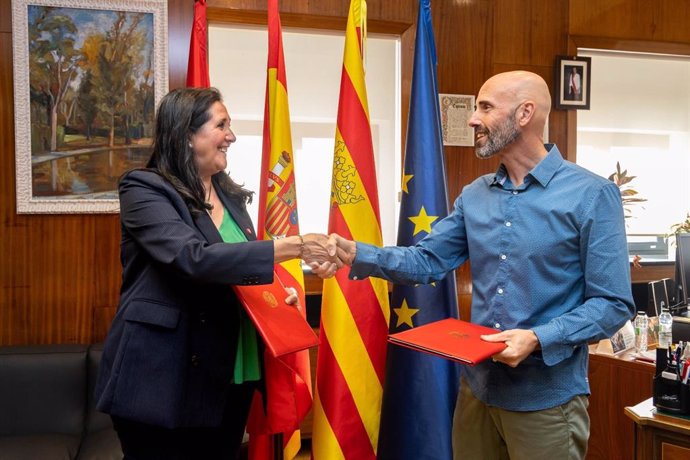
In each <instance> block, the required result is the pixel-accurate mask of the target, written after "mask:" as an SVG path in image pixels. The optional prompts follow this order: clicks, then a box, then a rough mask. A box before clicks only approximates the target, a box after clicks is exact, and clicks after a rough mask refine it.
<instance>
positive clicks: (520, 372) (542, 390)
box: [314, 71, 634, 460]
mask: <svg viewBox="0 0 690 460" xmlns="http://www.w3.org/2000/svg"><path fill="white" fill-rule="evenodd" d="M550 106H551V97H550V95H549V89H548V87H547V85H546V83H545V82H544V80H543V79H542V78H541V77H539V76H538V75H536V74H533V73H530V72H524V71H517V72H508V73H502V74H498V75H496V76H494V77H492V78H490V79H489V80H488V81H487V82H486V83H485V84H484V85H483V86H482V88H481V90H480V91H479V95H478V96H477V107H476V110H475V112H474V114H473V115H472V118H471V119H470V122H469V125H470V126H471V127H472V128H474V130H475V148H476V154H477V156H478V157H479V158H490V157H492V156H494V155H498V157H499V158H500V159H501V165H500V167H499V169H498V171H497V172H496V173H495V174H489V175H485V176H483V177H480V178H479V179H477V180H475V181H474V182H473V183H471V184H470V185H468V186H467V187H465V188H464V190H463V191H462V193H461V195H460V196H459V197H458V198H457V200H456V201H455V204H454V207H453V210H452V213H451V214H450V215H449V216H448V217H447V218H445V219H443V220H442V221H440V222H439V223H438V224H437V225H436V226H434V227H433V229H432V232H431V234H429V235H428V236H427V237H426V238H424V239H423V240H422V241H420V242H419V243H418V244H417V245H416V246H414V247H386V248H377V247H374V246H370V245H367V244H362V243H355V242H353V241H349V240H346V239H344V238H342V237H340V236H339V235H335V234H334V235H331V237H330V239H329V245H330V248H329V251H330V253H331V254H334V253H336V252H337V255H338V257H339V258H340V259H341V260H342V261H344V262H345V263H347V264H348V265H352V268H351V271H350V277H351V278H352V279H361V278H364V277H366V276H376V277H381V278H385V279H387V280H391V281H393V282H396V283H430V282H433V281H435V280H440V279H441V278H442V277H443V276H444V275H445V274H446V273H447V272H448V271H450V270H454V269H455V268H457V267H458V266H460V265H461V264H462V263H463V262H465V261H466V260H468V259H469V260H471V262H472V267H471V270H472V292H473V296H472V320H473V322H475V323H478V324H482V325H485V326H490V327H493V328H495V329H496V330H498V331H501V332H499V333H497V334H495V335H489V336H484V337H483V339H484V340H487V341H490V342H504V343H505V344H506V345H507V347H506V349H505V350H504V351H502V352H501V353H499V354H497V355H495V356H493V360H488V361H486V362H483V363H480V364H478V365H477V366H475V367H464V368H463V378H462V380H461V391H460V394H459V396H458V402H457V405H456V409H455V417H454V423H453V425H454V427H453V450H454V456H455V458H456V459H460V458H462V459H482V460H490V459H507V458H512V459H530V460H535V459H555V458H558V459H565V458H571V459H581V458H584V456H585V452H586V450H587V439H588V437H589V417H588V415H587V405H588V395H589V385H588V382H587V359H588V347H587V343H588V342H590V341H594V340H599V339H602V338H605V337H609V336H611V335H612V334H613V333H614V332H616V330H618V329H619V328H620V327H621V326H622V325H623V323H624V322H625V321H626V320H628V319H629V318H631V317H632V315H633V312H634V304H633V300H632V295H631V291H630V275H629V262H628V255H627V246H626V238H625V226H624V222H623V209H622V204H621V197H620V193H619V191H618V188H617V187H616V185H615V184H614V183H612V182H610V181H607V180H606V179H604V178H601V177H599V176H597V175H594V174H592V173H590V172H589V171H587V170H585V169H583V168H581V167H579V166H577V165H575V164H572V163H569V162H567V161H565V160H563V158H562V156H561V154H560V152H559V151H558V148H557V147H556V146H555V145H544V144H543V139H542V133H543V131H544V124H545V122H546V119H547V116H548V114H549V109H550ZM326 265H327V264H324V265H322V266H315V267H314V268H315V272H317V273H319V274H321V275H322V276H332V274H333V272H334V270H335V266H334V265H331V266H330V267H327V266H326Z"/></svg>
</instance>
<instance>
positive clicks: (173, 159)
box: [146, 88, 254, 214]
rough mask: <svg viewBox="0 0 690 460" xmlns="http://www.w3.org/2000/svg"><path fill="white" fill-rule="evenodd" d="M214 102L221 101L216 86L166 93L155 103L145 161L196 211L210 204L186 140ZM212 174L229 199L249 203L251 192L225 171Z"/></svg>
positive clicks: (205, 119)
mask: <svg viewBox="0 0 690 460" xmlns="http://www.w3.org/2000/svg"><path fill="white" fill-rule="evenodd" d="M216 102H223V98H222V96H221V95H220V91H218V90H217V89H216V88H180V89H174V90H172V91H170V92H169V93H168V94H166V95H165V96H164V97H163V99H162V100H161V103H160V105H159V106H158V114H157V116H156V132H155V135H154V140H153V153H152V154H151V158H149V161H148V163H147V164H146V167H147V168H152V169H155V170H156V171H157V172H158V173H159V174H160V175H161V176H163V177H165V178H166V179H167V180H168V181H169V182H170V183H171V184H172V186H173V187H175V190H177V191H178V193H179V194H180V195H182V198H183V199H184V200H185V202H186V203H187V206H188V207H189V209H190V211H192V212H193V213H195V214H196V213H199V212H203V211H204V210H205V209H210V208H211V205H210V204H209V203H206V197H205V194H204V186H203V184H202V182H201V178H200V177H199V170H198V168H197V166H196V163H195V162H194V152H193V150H192V148H191V146H190V144H189V141H190V139H191V136H192V134H194V133H196V132H197V131H198V130H199V128H201V126H203V125H204V123H206V122H207V121H208V120H209V118H210V117H211V115H210V109H211V106H212V105H213V104H215V103H216ZM215 177H216V180H217V184H218V185H220V187H221V188H222V189H223V191H225V192H226V193H227V194H228V195H230V196H231V197H232V198H234V199H238V200H240V201H241V202H243V203H251V201H252V195H253V194H254V192H251V191H249V190H246V189H244V188H242V186H240V185H238V184H236V183H235V182H234V181H233V180H232V179H230V176H228V175H227V174H225V173H224V172H220V173H218V174H217V175H216V176H215Z"/></svg>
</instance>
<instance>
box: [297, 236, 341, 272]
mask: <svg viewBox="0 0 690 460" xmlns="http://www.w3.org/2000/svg"><path fill="white" fill-rule="evenodd" d="M302 241H304V245H303V246H302V259H303V260H304V261H305V262H306V263H307V264H308V265H312V264H318V265H322V264H324V263H326V262H330V263H333V264H335V265H337V268H340V267H342V266H343V264H342V263H341V262H340V261H339V260H338V258H337V257H336V256H335V255H334V254H330V253H329V250H328V247H327V243H328V237H327V236H326V235H323V234H320V233H307V234H306V235H302Z"/></svg>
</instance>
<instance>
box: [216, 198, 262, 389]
mask: <svg viewBox="0 0 690 460" xmlns="http://www.w3.org/2000/svg"><path fill="white" fill-rule="evenodd" d="M218 231H219V232H220V236H221V237H222V238H223V241H225V242H226V243H242V242H244V241H247V238H246V237H245V236H244V233H242V230H240V228H239V227H238V226H237V222H235V219H233V218H232V216H231V215H230V213H229V212H228V210H227V209H225V208H223V222H222V223H221V224H220V228H219V229H218ZM260 378H261V364H260V362H259V346H258V341H257V337H256V329H255V328H254V325H253V324H252V322H251V320H250V319H249V317H248V316H247V313H245V311H244V310H240V331H239V337H238V339H237V356H236V357H235V373H234V376H233V383H238V384H239V383H243V382H248V381H252V380H259V379H260Z"/></svg>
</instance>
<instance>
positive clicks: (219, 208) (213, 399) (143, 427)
mask: <svg viewBox="0 0 690 460" xmlns="http://www.w3.org/2000/svg"><path fill="white" fill-rule="evenodd" d="M233 142H235V135H234V134H233V132H232V130H231V128H230V117H229V116H228V112H227V110H226V108H225V106H224V105H223V103H222V99H221V95H220V93H219V92H218V90H216V89H213V88H211V89H190V88H186V89H178V90H174V91H171V92H170V93H169V94H167V95H166V96H165V97H164V98H163V100H162V101H161V104H160V107H159V110H158V115H157V119H156V132H155V139H154V143H153V154H152V155H151V158H150V160H149V162H148V164H147V169H139V170H134V171H131V172H129V173H126V174H125V175H124V176H123V177H122V179H121V181H120V185H119V193H120V217H121V223H122V224H121V227H122V242H121V261H122V266H123V274H122V289H121V299H120V305H119V308H118V311H117V315H116V316H115V319H114V321H113V324H112V326H111V329H110V331H109V333H108V338H107V340H106V344H105V349H104V351H103V358H102V362H101V367H100V369H99V376H98V381H97V385H96V398H97V401H98V403H97V407H98V409H99V410H101V411H103V412H106V413H109V414H110V415H111V417H112V419H113V424H114V426H115V429H116V431H117V433H118V436H119V438H120V443H121V445H122V448H123V451H124V454H125V458H132V459H135V458H136V459H166V460H170V459H216V458H218V459H220V458H223V459H230V458H235V456H236V455H237V451H238V450H239V446H240V444H241V440H242V435H243V433H244V427H245V423H246V419H247V414H248V411H249V405H250V402H251V398H252V393H253V391H254V390H255V389H256V388H257V386H258V384H259V382H260V379H261V366H260V349H259V347H258V346H257V344H258V340H257V336H256V331H255V329H254V328H253V326H252V325H251V323H250V322H249V320H248V319H247V317H246V314H245V313H244V311H243V309H242V306H241V305H240V303H239V301H238V300H237V298H236V297H235V295H234V293H233V290H232V288H231V286H230V285H231V284H238V285H241V284H244V285H246V284H266V283H270V282H272V281H273V265H274V264H275V263H278V262H282V261H285V260H288V259H291V258H297V257H302V258H304V259H305V260H308V261H310V262H311V261H317V262H318V261H321V262H326V259H327V254H326V252H325V250H324V249H323V248H322V244H321V243H324V242H325V237H324V236H322V235H305V236H304V237H302V236H290V237H286V238H283V239H279V240H275V241H270V240H269V241H256V235H255V233H254V231H253V230H252V227H253V225H252V222H251V220H250V218H249V215H248V214H247V210H246V204H247V203H248V202H249V201H251V198H252V192H249V191H247V190H245V189H243V188H242V187H241V186H239V185H237V184H236V183H234V182H233V181H232V180H231V179H230V177H229V176H228V175H227V174H226V173H225V172H224V171H225V167H226V166H227V159H226V153H227V149H228V147H229V146H230V144H232V143H233ZM324 265H327V263H325V264H324ZM288 301H290V302H292V303H294V302H295V301H296V296H294V294H293V295H292V296H289V298H288Z"/></svg>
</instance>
